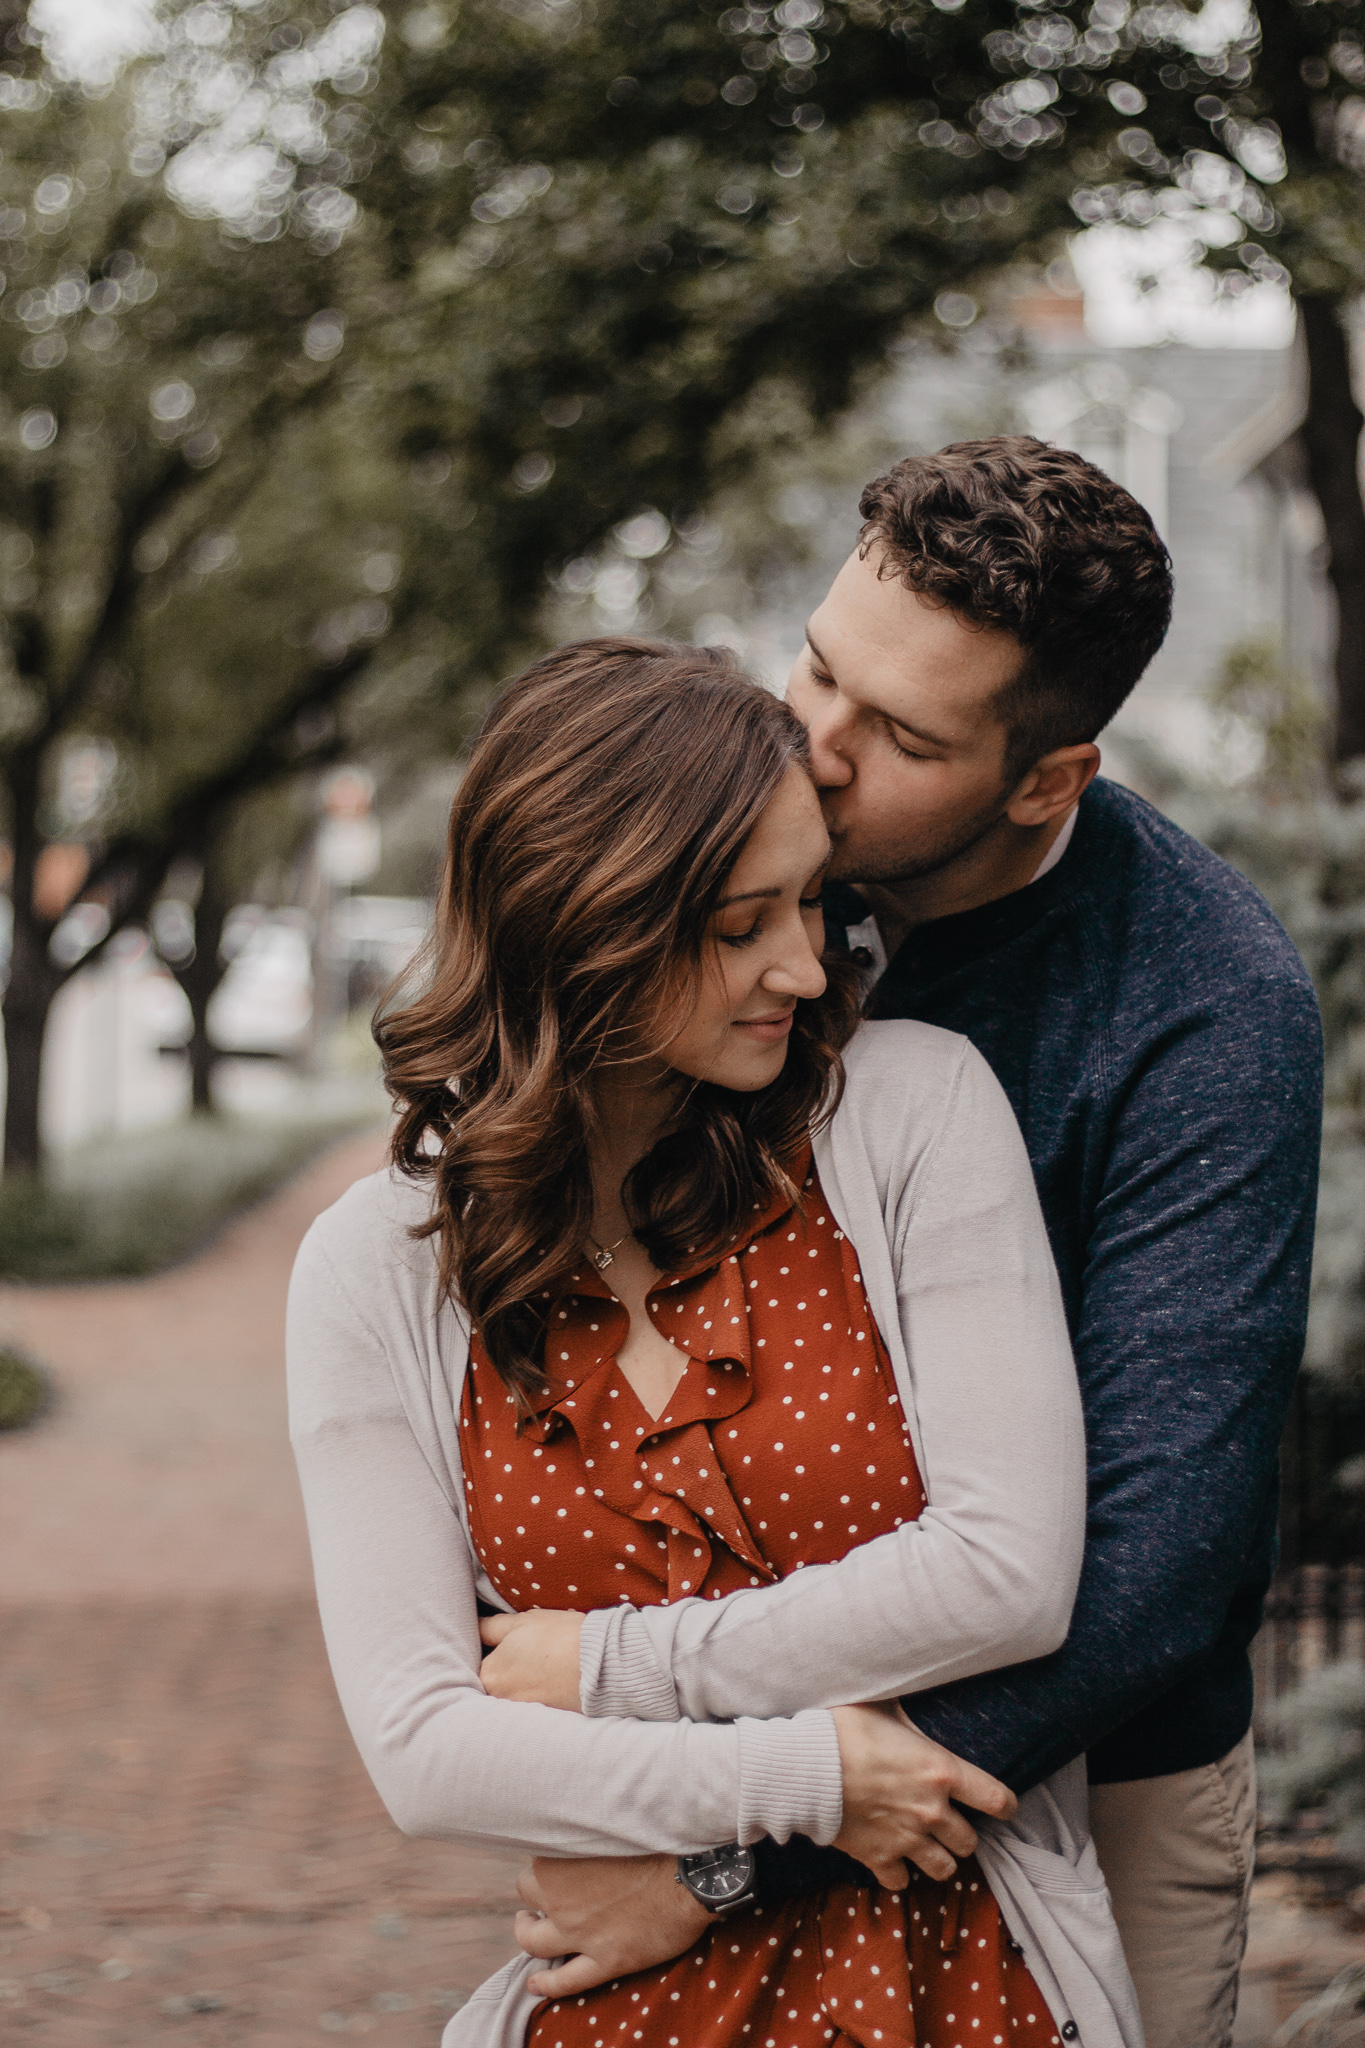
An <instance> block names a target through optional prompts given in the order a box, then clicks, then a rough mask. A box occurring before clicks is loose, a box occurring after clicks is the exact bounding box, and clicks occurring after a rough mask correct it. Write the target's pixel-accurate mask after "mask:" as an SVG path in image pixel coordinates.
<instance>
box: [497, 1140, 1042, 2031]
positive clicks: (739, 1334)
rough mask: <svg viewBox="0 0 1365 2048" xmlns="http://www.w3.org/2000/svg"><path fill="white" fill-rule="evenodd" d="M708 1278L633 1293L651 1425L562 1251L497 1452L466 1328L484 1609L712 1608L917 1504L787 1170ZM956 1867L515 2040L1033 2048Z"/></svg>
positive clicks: (896, 1424)
mask: <svg viewBox="0 0 1365 2048" xmlns="http://www.w3.org/2000/svg"><path fill="white" fill-rule="evenodd" d="M802 1172H803V1173H804V1175H805V1176H806V1179H805V1190H804V1195H803V1208H804V1214H802V1213H801V1211H799V1210H796V1209H792V1208H791V1207H789V1206H787V1205H785V1204H783V1203H782V1202H780V1201H776V1202H774V1203H773V1205H772V1206H771V1208H770V1209H769V1211H768V1212H767V1213H766V1214H765V1215H763V1216H761V1217H760V1218H759V1220H758V1222H757V1225H756V1227H755V1228H754V1230H753V1231H752V1232H751V1233H750V1235H749V1236H748V1237H747V1238H746V1239H745V1241H744V1242H743V1243H742V1244H741V1245H739V1246H738V1247H737V1248H736V1249H735V1250H734V1251H733V1252H732V1253H730V1254H728V1255H726V1256H725V1257H723V1258H722V1259H721V1260H720V1261H719V1262H716V1261H715V1260H714V1259H713V1261H712V1263H710V1264H709V1265H703V1264H698V1265H697V1266H695V1267H690V1268H685V1269H684V1270H683V1271H681V1272H679V1273H676V1274H673V1275H671V1276H670V1278H669V1279H668V1280H667V1281H665V1282H664V1283H663V1284H662V1285H661V1286H660V1287H659V1288H658V1289H657V1290H656V1292H655V1293H653V1294H652V1295H651V1296H650V1298H649V1304H648V1306H649V1313H650V1315H651V1317H652V1318H653V1321H654V1324H655V1326H656V1328H658V1329H659V1330H661V1331H662V1332H663V1334H664V1335H665V1336H667V1337H669V1338H671V1339H672V1340H673V1341H674V1342H675V1343H677V1344H678V1345H679V1347H680V1348H681V1349H683V1350H684V1351H686V1352H687V1353H688V1355H689V1360H690V1362H689V1364H688V1367H687V1370H686V1372H685V1373H684V1374H683V1377H682V1379H681V1380H680V1381H679V1382H678V1385H677V1387H676V1389H675V1391H674V1394H673V1397H672V1400H671V1402H670V1404H669V1407H668V1409H667V1411H666V1412H665V1413H664V1414H663V1415H662V1416H660V1417H658V1418H657V1419H655V1418H652V1417H651V1416H650V1415H649V1413H648V1412H647V1410H646V1409H645V1408H644V1407H643V1406H642V1405H641V1403H640V1402H639V1400H638V1399H637V1397H636V1395H635V1393H634V1391H633V1390H632V1388H631V1387H630V1386H629V1384H628V1383H627V1381H626V1380H625V1379H624V1378H623V1376H622V1374H621V1373H620V1371H619V1370H618V1368H617V1366H616V1363H615V1352H616V1349H617V1347H618V1345H620V1344H621V1342H622V1341H623V1340H624V1338H625V1335H626V1331H627V1328H628V1323H627V1317H626V1311H625V1310H624V1309H623V1308H622V1307H621V1305H620V1304H619V1302H617V1301H616V1300H615V1299H614V1298H613V1296H612V1294H611V1290H610V1288H609V1287H608V1285H607V1284H606V1281H605V1279H604V1278H603V1277H602V1276H601V1275H600V1274H598V1272H597V1271H596V1270H595V1268H593V1267H592V1266H591V1265H589V1264H587V1262H586V1261H585V1263H584V1265H583V1267H582V1269H581V1270H580V1271H579V1272H577V1273H575V1274H574V1276H573V1277H572V1279H571V1280H570V1282H569V1283H568V1286H567V1287H566V1289H565V1292H564V1294H563V1295H562V1297H561V1298H560V1299H559V1300H557V1301H556V1302H555V1303H554V1304H553V1307H552V1310H551V1315H550V1335H549V1340H548V1342H547V1345H546V1360H545V1363H546V1371H547V1374H548V1376H549V1385H548V1389H547V1391H546V1393H545V1395H544V1396H543V1397H542V1398H541V1399H540V1400H539V1401H538V1402H537V1404H536V1412H535V1414H534V1415H533V1417H532V1419H531V1421H530V1422H529V1423H528V1424H527V1425H526V1426H525V1427H524V1428H523V1430H522V1433H521V1435H520V1436H518V1435H517V1432H516V1426H515V1411H514V1409H513V1406H512V1403H511V1401H510V1399H509V1397H508V1395H507V1393H506V1390H505V1389H504V1388H503V1386H502V1383H501V1381H500V1380H499V1379H498V1377H497V1375H496V1373H495V1372H494V1371H493V1369H492V1367H491V1366H490V1365H489V1362H488V1359H487V1356H486V1355H485V1353H484V1352H483V1349H482V1347H481V1345H480V1344H479V1342H478V1339H477V1337H476V1338H475V1340H474V1343H473V1345H472V1347H471V1355H470V1367H469V1373H468V1376H467V1379H466V1382H465V1391H464V1397H463V1401H462V1404H461V1412H460V1423H461V1451H462V1457H463V1462H464V1471H465V1486H466V1491H467V1496H468V1506H469V1518H470V1528H471V1531H472V1534H473V1537H474V1542H475V1545H476V1548H477V1550H478V1553H479V1556H480V1558H481V1560H482V1562H483V1564H484V1567H485V1569H486V1571H487V1573H488V1576H489V1578H490V1579H491V1580H492V1582H493V1584H494V1585H495V1586H496V1587H497V1588H498V1590H499V1591H500V1592H501V1594H502V1595H503V1597H504V1598H505V1599H506V1600H507V1601H508V1602H509V1604H510V1605H511V1606H512V1607H514V1608H517V1609H522V1608H527V1607H581V1608H590V1607H609V1606H613V1605H614V1604H615V1603H616V1602H617V1601H619V1600H629V1601H631V1602H632V1603H633V1604H635V1605H636V1606H644V1605H647V1604H649V1603H651V1602H664V1601H668V1600H677V1599H686V1598H688V1597H689V1596H697V1597H700V1598H703V1599H715V1600H718V1599H720V1598H721V1596H722V1595H723V1594H725V1593H730V1592H733V1591H735V1590H736V1589H737V1588H739V1587H742V1586H760V1585H767V1584H771V1583H772V1582H773V1581H774V1580H776V1579H780V1578H784V1577H785V1576H786V1574H787V1573H788V1572H791V1571H795V1570H797V1569H798V1568H799V1567H800V1566H801V1565H805V1564H817V1563H827V1562H831V1561H833V1560H835V1559H837V1558H840V1557H842V1556H844V1555H845V1553H846V1552H847V1551H849V1550H851V1549H853V1548H854V1547H855V1546H856V1545H857V1544H860V1543H865V1542H867V1541H868V1539H869V1538H871V1537H873V1536H880V1535H883V1534H884V1533H885V1532H887V1531H888V1530H891V1529H895V1528H898V1527H899V1526H900V1524H901V1523H902V1522H905V1521H909V1520H913V1519H914V1518H915V1517H916V1516H917V1515H918V1514H919V1513H920V1511H921V1509H922V1508H923V1507H924V1504H925V1496H924V1490H923V1487H922V1485H921V1483H920V1476H919V1472H918V1469H917V1466H916V1463H915V1455H914V1451H913V1449H912V1446H911V1442H910V1437H909V1433H908V1431H907V1428H906V1425H905V1417H904V1415H903V1413H902V1410H901V1404H900V1398H899V1395H898V1393H897V1391H896V1386H895V1381H894V1378H893V1375H892V1371H891V1366H890V1361H889V1360H888V1358H887V1356H886V1353H885V1350H884V1349H883V1346H882V1342H881V1339H880V1337H879V1335H878V1332H877V1329H876V1326H875V1324H874V1322H873V1320H872V1315H871V1311H870V1309H869V1308H868V1305H867V1302H866V1299H865V1297H864V1294H863V1288H862V1281H861V1278H860V1276H859V1272H858V1260H857V1255H856V1253H855V1252H854V1250H853V1247H852V1246H851V1245H850V1244H849V1243H848V1241H847V1239H846V1238H845V1237H844V1235H843V1233H842V1232H841V1231H840V1230H839V1229H838V1228H837V1227H836V1226H835V1223H834V1221H833V1218H832V1217H831V1215H830V1213H829V1210H828V1208H827V1207H826V1205H825V1202H824V1198H823V1196H822V1194H821V1191H820V1184H819V1181H818V1179H817V1178H816V1176H815V1173H814V1169H813V1167H812V1166H811V1164H810V1163H809V1160H808V1159H807V1161H806V1162H805V1163H804V1165H803V1167H802ZM1058 2039H1059V2037H1058V2035H1057V2032H1056V2030H1055V2028H1054V2025H1053V2022H1052V2019H1051V2016H1050V2015H1049V2013H1048V2009H1047V2007H1046V2005H1045V2004H1044V2003H1043V2001H1042V1998H1041V1997H1040V1996H1039V1993H1038V1990H1037V1987H1036V1985H1035V1984H1034V1982H1033V1979H1032V1977H1031V1976H1030V1974H1029V1972H1028V1970H1027V1969H1026V1968H1025V1966H1024V1964H1023V1961H1022V1960H1021V1958H1020V1957H1019V1956H1018V1955H1017V1954H1016V1952H1015V1951H1014V1950H1013V1949H1012V1948H1011V1946H1010V1943H1009V1940H1008V1937H1007V1935H1006V1933H1005V1929H1004V1927H1003V1924H1002V1922H1001V1919H1000V1914H999V1910H998V1908H997V1906H996V1904H995V1900H994V1899H993V1897H992V1896H991V1893H990V1891H989V1889H988V1887H987V1885H986V1881H985V1879H984V1877H983V1876H982V1874H981V1871H980V1869H979V1867H978V1865H977V1863H976V1861H975V1859H971V1860H969V1861H968V1862H965V1863H963V1864H961V1865H960V1866H959V1868H958V1872H957V1875H956V1877H955V1878H953V1879H952V1880H950V1881H949V1882H948V1883H946V1884H936V1883H934V1882H932V1881H931V1880H930V1879H928V1878H925V1877H923V1876H921V1875H920V1874H919V1873H918V1872H912V1882H911V1883H910V1884H909V1885H908V1886H907V1888H906V1889H905V1891H903V1892H899V1893H891V1892H887V1891H872V1890H867V1891H862V1890H859V1889H857V1888H856V1887H854V1886H847V1887H842V1886H841V1887H837V1888H835V1889H832V1890H830V1891H827V1892H825V1893H822V1894H820V1895H819V1896H817V1897H815V1898H812V1899H801V1900H792V1901H790V1902H789V1903H787V1904H784V1905H781V1906H778V1907H775V1908H767V1909H755V1910H754V1911H751V1912H747V1913H741V1914H738V1915H736V1916H735V1917H734V1918H732V1919H729V1920H724V1921H718V1922H717V1923H716V1925H715V1926H714V1927H713V1928H712V1929H710V1930H709V1931H708V1932H707V1933H706V1934H705V1935H704V1936H703V1938H702V1940H701V1941H700V1942H699V1943H698V1944H697V1946H696V1947H695V1948H693V1949H690V1950H689V1951H688V1953H687V1954H686V1955H684V1956H680V1957H678V1958H677V1960H676V1961H674V1962H672V1963H669V1964H667V1965H666V1966H664V1967H661V1968H658V1969H653V1970H645V1971H641V1972H640V1973H639V1974H638V1975H636V1976H633V1977H626V1978H622V1979H620V1980H619V1981H618V1982H616V1983H613V1984H609V1985H603V1986H602V1987H601V1988H600V1989H598V1990H596V1991H591V1992H587V1993H585V1994H584V1995H583V1996H582V1997H574V1998H568V1999H563V2000H558V1999H556V2000H552V2001H550V2002H548V2003H547V2004H546V2005H544V2006H542V2007H541V2008H540V2010H539V2012H538V2013H537V2015H536V2017H535V2019H534V2020H533V2022H532V2024H531V2027H530V2030H529V2033H528V2048H633V2044H634V2043H636V2042H641V2043H644V2044H646V2048H827V2044H831V2043H832V2044H834V2048H851V2044H857V2048H1006V2044H1008V2048H1053V2044H1055V2043H1058Z"/></svg>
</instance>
